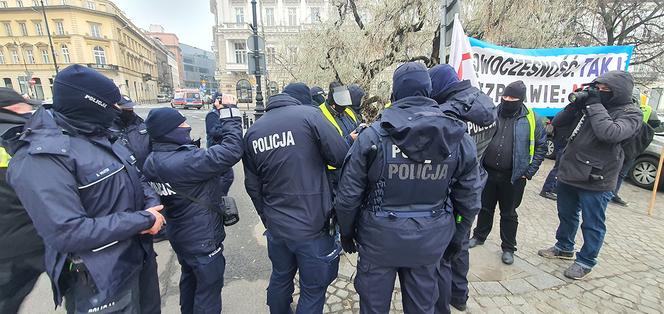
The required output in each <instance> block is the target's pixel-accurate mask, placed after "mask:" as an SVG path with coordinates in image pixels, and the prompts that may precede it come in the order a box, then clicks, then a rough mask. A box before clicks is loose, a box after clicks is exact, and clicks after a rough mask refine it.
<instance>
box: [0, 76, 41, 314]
mask: <svg viewBox="0 0 664 314" xmlns="http://www.w3.org/2000/svg"><path fill="white" fill-rule="evenodd" d="M28 102H32V101H30V100H26V99H24V98H23V96H21V95H20V94H19V93H17V92H16V91H14V90H13V89H11V88H6V87H0V134H5V136H7V137H9V138H11V137H13V136H14V135H15V134H16V133H21V132H22V131H23V125H24V124H25V123H26V122H27V121H28V119H29V118H30V116H31V115H32V106H31V105H38V104H37V103H36V102H32V103H31V104H29V103H28ZM10 159H11V156H9V153H7V151H6V150H5V148H4V147H3V146H0V202H2V207H0V278H2V279H0V313H17V312H18V309H19V307H20V306H21V303H22V302H23V300H24V299H25V297H26V296H27V295H28V294H29V293H30V292H31V291H32V288H33V287H34V286H35V283H36V282H37V279H38V278H39V276H40V275H41V273H43V272H44V242H43V241H42V239H41V238H40V237H39V236H38V235H37V232H36V231H35V227H34V226H33V225H32V220H30V216H28V213H26V212H25V209H24V208H23V205H21V202H20V201H19V200H18V197H17V196H16V192H14V189H12V187H11V186H10V185H9V184H8V183H7V180H6V175H7V167H8V166H9V160H10Z"/></svg>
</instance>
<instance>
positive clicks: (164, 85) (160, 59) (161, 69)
mask: <svg viewBox="0 0 664 314" xmlns="http://www.w3.org/2000/svg"><path fill="white" fill-rule="evenodd" d="M150 39H151V40H152V44H153V45H154V51H155V57H156V65H157V87H158V88H159V91H158V92H159V93H160V94H166V95H172V94H173V90H174V86H175V85H174V84H173V68H171V64H170V63H169V57H170V58H172V59H173V60H174V59H175V56H173V54H172V53H171V51H170V50H168V48H166V46H164V44H162V43H161V41H159V40H158V39H156V38H150ZM175 67H176V68H177V64H176V65H175Z"/></svg>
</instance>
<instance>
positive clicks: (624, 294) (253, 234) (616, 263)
mask: <svg viewBox="0 0 664 314" xmlns="http://www.w3.org/2000/svg"><path fill="white" fill-rule="evenodd" d="M166 105H167V104H163V106H166ZM153 107H154V106H153ZM148 110H149V107H148V106H141V107H139V108H137V113H138V114H139V115H141V116H143V117H145V116H147V112H148ZM181 112H182V113H183V114H184V115H185V116H186V117H187V122H188V123H189V124H190V125H191V126H192V129H193V131H192V138H198V137H201V138H202V139H203V142H205V123H204V120H205V114H206V113H207V111H206V110H204V109H203V110H181ZM552 166H553V161H551V160H546V161H545V162H544V164H543V165H542V167H541V168H540V171H539V172H538V174H537V176H536V177H535V178H533V180H532V181H530V182H528V184H527V187H526V192H525V194H524V199H523V203H522V205H521V207H520V208H519V214H520V215H519V216H520V223H519V225H520V228H519V233H518V251H517V252H516V255H515V263H514V264H513V265H511V266H506V265H503V264H502V263H501V262H500V244H499V239H500V236H499V232H498V230H499V229H498V227H497V226H498V223H499V220H500V219H498V217H496V219H495V220H494V226H495V227H494V229H493V230H494V231H493V232H492V233H491V235H490V236H489V238H488V239H487V241H486V244H485V245H484V246H480V247H477V248H474V249H472V250H471V271H470V274H469V280H470V281H471V284H470V290H471V292H470V299H469V301H468V312H470V313H503V312H505V313H516V312H523V313H536V312H542V313H575V312H583V313H597V312H600V313H614V312H615V313H619V312H645V313H661V312H662V311H664V310H663V309H664V243H663V242H662V241H661V239H664V193H661V192H660V193H659V194H658V201H657V205H656V206H655V209H654V215H653V216H652V217H649V216H647V214H646V209H647V206H648V202H649V200H650V192H649V191H646V190H643V189H640V188H638V187H636V186H634V185H631V184H626V185H625V186H624V187H623V189H622V191H621V194H622V197H623V198H624V199H625V200H626V201H628V202H629V203H630V205H629V207H626V208H625V207H619V206H616V205H613V204H611V205H609V207H608V209H607V235H606V240H605V243H604V247H603V249H602V252H601V253H600V256H599V261H600V263H599V264H598V266H597V267H596V268H595V270H594V271H593V273H591V275H590V276H589V277H588V278H587V279H586V280H582V281H571V280H569V279H566V278H565V277H564V276H563V275H562V272H563V270H564V269H565V268H566V267H567V266H568V265H569V261H562V260H547V259H543V258H541V257H539V256H537V250H538V249H541V248H545V247H548V246H551V245H553V244H554V241H555V237H554V235H555V230H556V227H557V222H558V219H557V215H556V206H555V202H553V201H550V200H547V199H544V198H542V197H540V196H539V195H538V193H539V189H540V188H541V186H542V183H543V181H544V178H545V176H546V174H547V173H548V171H549V170H550V169H551V167H552ZM234 170H235V182H234V184H233V186H232V188H231V192H230V194H231V196H233V197H234V198H235V199H236V201H237V204H238V207H239V208H240V217H241V218H240V222H239V223H238V224H237V225H234V226H232V227H228V228H227V229H226V233H227V237H226V240H225V241H224V255H225V257H226V261H227V264H226V274H225V286H224V289H223V309H224V313H267V312H268V309H267V306H266V305H265V294H266V293H265V289H266V287H267V283H268V280H269V276H270V269H271V268H270V262H269V260H268V257H267V250H266V242H265V239H264V237H263V227H262V225H261V224H260V221H259V219H258V216H257V215H256V214H255V212H254V209H253V205H252V204H251V201H250V199H249V197H248V195H247V194H246V192H245V190H244V185H243V182H244V175H243V171H242V166H241V164H238V165H236V166H235V168H234ZM581 243H582V238H581V232H579V233H578V234H577V249H578V248H579V245H578V244H581ZM155 249H156V251H157V253H158V254H159V256H158V263H159V278H160V285H161V295H162V310H163V313H179V306H178V301H179V300H178V296H179V291H178V280H179V264H178V262H177V258H176V255H175V254H174V252H173V251H172V250H171V248H170V245H169V244H168V242H167V241H164V242H161V243H158V244H155ZM356 258H357V255H356V254H354V255H350V256H349V255H343V256H342V262H341V265H340V273H339V278H338V279H337V281H335V283H333V285H332V286H330V288H329V289H328V292H329V293H328V298H327V304H326V308H325V311H326V313H356V312H358V306H359V302H358V300H359V299H358V296H357V294H356V293H355V292H354V289H353V285H352V279H353V278H354V271H355V269H354V264H355V260H356ZM296 294H297V290H296ZM394 296H395V297H394V298H393V301H397V302H394V304H393V312H394V313H401V304H400V298H401V293H400V292H399V290H398V289H397V290H396V292H395V294H394ZM295 299H296V300H297V296H296V297H295ZM21 313H54V311H53V303H52V293H51V289H50V284H49V282H48V279H47V278H46V276H45V275H44V276H42V278H41V279H40V281H39V282H38V285H37V287H36V288H35V290H34V291H33V292H32V294H31V295H30V296H29V298H28V299H27V301H26V302H25V303H24V306H23V309H22V311H21ZM55 313H64V310H63V309H61V308H60V309H58V311H55Z"/></svg>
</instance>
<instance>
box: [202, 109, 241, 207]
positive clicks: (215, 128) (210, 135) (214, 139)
mask: <svg viewBox="0 0 664 314" xmlns="http://www.w3.org/2000/svg"><path fill="white" fill-rule="evenodd" d="M223 130H224V128H223V121H221V120H220V119H219V109H217V108H212V110H211V111H210V112H208V114H207V115H206V116H205V134H206V137H207V140H206V142H207V147H208V148H210V147H212V146H213V145H219V143H221V141H222V139H223V137H224V132H223ZM233 180H235V174H234V173H233V169H228V171H224V172H223V173H222V174H221V175H220V176H219V184H221V191H222V193H223V194H224V195H228V191H229V190H230V189H231V185H233Z"/></svg>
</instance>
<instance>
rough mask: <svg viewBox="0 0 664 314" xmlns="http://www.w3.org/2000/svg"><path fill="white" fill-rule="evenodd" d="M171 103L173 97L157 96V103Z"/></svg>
mask: <svg viewBox="0 0 664 314" xmlns="http://www.w3.org/2000/svg"><path fill="white" fill-rule="evenodd" d="M169 101H171V97H170V96H169V95H167V94H158V95H157V102H158V103H162V102H169Z"/></svg>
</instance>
